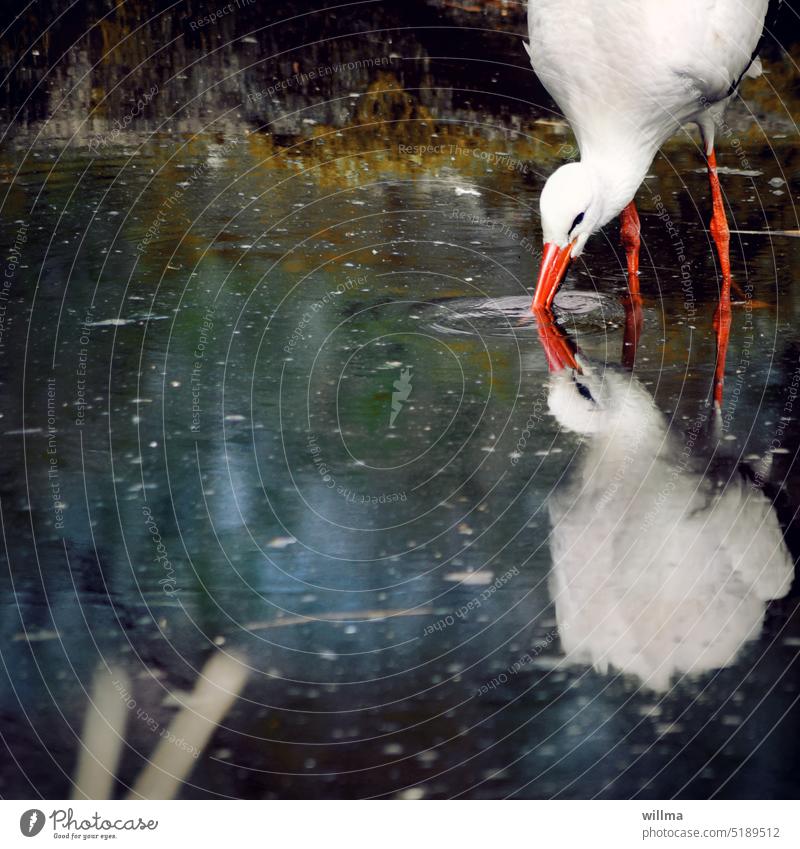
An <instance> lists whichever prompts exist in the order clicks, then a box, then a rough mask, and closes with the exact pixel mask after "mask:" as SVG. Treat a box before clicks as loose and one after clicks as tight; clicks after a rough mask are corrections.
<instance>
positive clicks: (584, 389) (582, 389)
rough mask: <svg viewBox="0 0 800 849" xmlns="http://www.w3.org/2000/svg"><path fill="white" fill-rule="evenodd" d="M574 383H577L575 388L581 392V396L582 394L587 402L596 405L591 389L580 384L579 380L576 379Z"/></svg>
mask: <svg viewBox="0 0 800 849" xmlns="http://www.w3.org/2000/svg"><path fill="white" fill-rule="evenodd" d="M573 381H574V382H575V386H577V388H578V392H579V393H580V394H581V395H582V396H583V397H584V398H585V399H586V400H587V401H591V402H592V403H594V396H593V395H592V393H591V392H590V391H589V387H588V386H586V385H585V384H583V383H580V382H579V381H578V380H576V379H575V378H573Z"/></svg>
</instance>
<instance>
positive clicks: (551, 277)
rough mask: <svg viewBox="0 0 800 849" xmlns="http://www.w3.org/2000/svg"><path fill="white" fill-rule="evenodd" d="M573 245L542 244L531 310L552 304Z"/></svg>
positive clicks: (568, 261) (570, 256) (573, 243)
mask: <svg viewBox="0 0 800 849" xmlns="http://www.w3.org/2000/svg"><path fill="white" fill-rule="evenodd" d="M574 245H575V242H570V244H568V245H567V246H566V247H565V248H560V247H558V245H554V244H553V243H552V242H551V243H549V244H547V245H545V246H544V250H543V251H542V267H541V268H540V269H539V280H538V281H537V283H536V294H535V295H534V296H533V304H532V305H531V310H539V309H543V308H545V307H550V306H552V304H553V299H554V298H555V296H556V292H557V291H558V287H559V286H560V285H561V281H562V280H563V279H564V275H565V274H566V273H567V268H568V267H569V263H570V260H571V259H572V248H573V246H574Z"/></svg>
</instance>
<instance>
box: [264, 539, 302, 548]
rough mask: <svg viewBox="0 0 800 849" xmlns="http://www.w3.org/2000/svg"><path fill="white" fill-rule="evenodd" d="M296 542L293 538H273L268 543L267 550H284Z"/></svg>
mask: <svg viewBox="0 0 800 849" xmlns="http://www.w3.org/2000/svg"><path fill="white" fill-rule="evenodd" d="M296 542H297V540H296V539H295V538H294V537H273V538H272V539H271V540H270V541H269V542H268V543H267V548H277V549H280V550H282V549H284V548H287V547H288V546H290V545H294V544H295V543H296Z"/></svg>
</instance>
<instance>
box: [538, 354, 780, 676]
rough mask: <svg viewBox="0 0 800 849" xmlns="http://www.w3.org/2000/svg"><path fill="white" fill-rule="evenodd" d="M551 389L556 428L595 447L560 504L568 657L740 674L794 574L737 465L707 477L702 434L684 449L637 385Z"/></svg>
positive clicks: (557, 522)
mask: <svg viewBox="0 0 800 849" xmlns="http://www.w3.org/2000/svg"><path fill="white" fill-rule="evenodd" d="M580 366H581V368H582V369H583V374H580V373H577V372H575V371H574V370H572V369H564V370H561V371H558V372H556V373H554V374H553V375H551V378H550V380H551V383H550V391H549V402H550V408H551V412H552V413H553V414H554V415H555V416H556V418H557V419H558V421H559V423H560V424H561V425H562V426H563V427H565V428H567V429H569V430H572V431H575V432H578V433H581V434H584V435H585V436H586V444H585V446H584V447H583V449H582V452H581V454H580V455H579V457H578V458H576V460H575V463H574V464H573V468H572V470H571V472H570V473H568V477H567V479H566V480H565V482H564V484H563V485H562V486H561V487H560V488H559V489H558V490H557V491H556V492H555V493H554V494H553V496H552V497H551V499H550V501H549V510H550V518H551V522H552V532H551V550H552V557H553V571H552V577H551V589H552V594H553V599H554V602H555V606H556V612H557V620H558V627H559V634H560V638H561V642H562V646H563V648H564V651H565V653H566V655H567V657H568V658H569V659H571V660H574V661H576V662H582V663H589V664H591V665H593V666H594V667H595V668H597V669H598V670H600V671H607V670H608V669H610V668H611V669H617V670H620V671H623V672H628V673H634V674H636V675H637V676H639V678H641V679H642V681H644V682H645V684H646V685H647V686H649V687H651V688H653V689H656V690H664V689H666V688H667V687H668V685H669V683H670V680H671V679H672V677H673V676H674V675H679V674H688V675H693V674H698V673H702V672H706V671H708V670H711V669H715V668H721V667H725V666H728V665H729V664H731V663H732V662H733V661H734V660H735V658H736V656H737V654H738V652H739V650H740V649H741V647H742V645H743V644H744V643H745V642H747V641H748V640H750V639H755V638H756V637H758V635H759V633H760V630H761V625H762V621H763V617H764V611H765V603H766V602H767V601H768V600H769V599H774V598H781V597H782V596H784V595H785V594H786V593H787V592H788V590H789V587H790V585H791V581H792V577H793V564H792V560H791V557H790V555H789V552H788V550H787V548H786V546H785V543H784V541H783V535H782V532H781V529H780V526H779V524H778V521H777V518H776V516H775V513H774V510H773V508H772V505H771V503H770V502H769V500H768V499H767V498H766V496H765V495H764V494H763V492H762V491H761V490H760V489H758V488H756V487H754V486H753V485H752V484H751V483H750V482H749V481H748V480H746V479H745V478H744V477H743V476H742V475H741V473H739V472H738V471H737V470H736V469H735V464H732V463H731V464H727V465H726V466H724V467H718V468H716V470H714V471H708V470H707V469H706V463H707V459H708V455H707V452H704V451H703V450H702V449H701V444H702V442H703V438H704V436H703V434H704V432H705V423H701V422H698V423H697V425H696V426H694V427H691V428H690V430H689V435H688V437H687V438H686V439H685V440H683V439H680V438H678V437H677V436H676V435H675V434H672V433H670V432H669V430H668V426H667V423H666V420H665V418H664V416H663V415H662V414H661V413H660V412H659V411H658V409H657V408H656V406H655V404H654V402H653V399H652V397H651V396H650V394H649V393H648V392H647V390H646V389H645V388H644V387H643V386H642V384H641V383H640V382H639V381H638V380H636V378H634V377H633V376H632V375H630V374H627V373H622V372H617V371H613V370H606V371H604V372H603V373H602V374H601V373H599V372H597V371H595V369H594V368H593V367H592V366H591V364H590V363H588V362H587V361H586V360H584V359H580Z"/></svg>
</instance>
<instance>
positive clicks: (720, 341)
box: [707, 147, 731, 407]
mask: <svg viewBox="0 0 800 849" xmlns="http://www.w3.org/2000/svg"><path fill="white" fill-rule="evenodd" d="M707 162H708V179H709V182H710V184H711V203H712V207H713V213H712V216H711V226H710V228H709V229H710V231H711V236H712V238H713V239H714V243H715V244H716V246H717V254H718V255H719V265H720V270H721V271H722V284H721V286H720V292H719V306H718V307H717V311H716V312H715V313H714V330H715V331H716V334H717V362H716V367H715V369H714V403H715V404H716V405H717V406H718V407H720V406H722V390H723V385H724V382H725V357H726V355H727V353H728V343H729V341H730V332H731V257H730V241H731V235H730V230H729V228H728V218H727V216H726V215H725V204H724V202H723V200H722V189H721V188H720V184H719V175H718V174H717V155H716V153H715V152H714V148H713V147H712V148H711V149H710V151H709V153H708V155H707Z"/></svg>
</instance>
